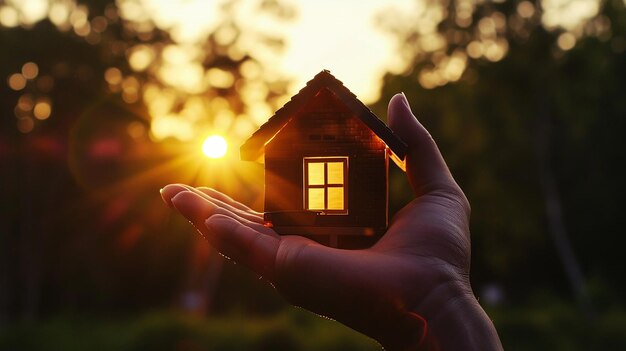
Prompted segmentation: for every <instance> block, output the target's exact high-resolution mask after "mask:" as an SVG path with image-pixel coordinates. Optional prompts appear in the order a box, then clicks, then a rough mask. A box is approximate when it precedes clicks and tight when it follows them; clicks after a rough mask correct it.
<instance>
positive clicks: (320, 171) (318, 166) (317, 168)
mask: <svg viewBox="0 0 626 351" xmlns="http://www.w3.org/2000/svg"><path fill="white" fill-rule="evenodd" d="M307 165H308V168H309V170H308V172H309V184H308V185H324V163H323V162H309V163H307Z"/></svg>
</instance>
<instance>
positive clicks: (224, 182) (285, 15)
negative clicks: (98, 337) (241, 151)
mask: <svg viewBox="0 0 626 351" xmlns="http://www.w3.org/2000/svg"><path fill="white" fill-rule="evenodd" d="M184 5H187V8H188V7H190V6H196V7H199V8H191V10H189V9H188V10H187V13H180V12H181V11H183V10H184V9H185V8H186V7H185V6H184ZM210 6H212V7H210ZM207 9H210V10H211V12H208V11H207V12H204V11H205V10H207ZM159 11H161V12H159ZM177 14H178V15H177ZM177 16H178V17H177ZM293 16H294V13H293V10H292V9H291V8H290V7H288V6H285V5H284V4H283V3H282V2H280V1H277V0H249V1H240V0H230V1H225V2H221V5H219V6H218V5H215V4H209V2H186V3H181V4H173V3H172V4H167V5H164V8H155V7H153V6H151V5H150V3H149V2H144V1H139V0H119V1H115V2H113V1H106V0H91V1H80V2H76V1H74V0H63V1H57V0H50V1H34V2H21V1H11V0H8V1H5V2H2V3H0V47H2V48H3V50H1V51H0V77H2V79H3V80H2V84H0V99H1V100H0V101H2V103H1V104H0V108H1V110H2V116H3V117H4V118H2V120H1V121H0V125H1V126H2V127H1V128H0V163H1V164H2V167H1V169H2V172H0V186H1V189H2V199H1V201H0V206H1V208H0V233H1V235H0V323H2V322H8V321H12V320H15V319H18V318H22V319H33V318H35V317H37V316H38V315H40V314H41V313H48V312H54V311H60V310H64V311H73V310H80V311H88V310H91V309H96V310H108V311H115V310H132V309H139V308H143V307H147V306H150V307H153V306H155V305H159V304H168V303H170V302H171V301H172V300H175V299H177V298H178V296H179V295H180V296H182V297H183V298H184V300H183V302H184V303H191V305H189V306H188V307H191V308H203V307H206V302H202V301H199V302H198V300H197V297H194V296H195V295H193V294H192V295H189V291H187V290H188V288H200V289H201V290H200V291H198V292H197V295H198V296H200V297H199V298H200V300H202V299H204V298H206V294H207V293H208V292H210V290H211V289H213V288H214V287H215V282H214V281H213V282H212V281H211V280H214V279H216V277H218V275H217V274H218V273H219V270H217V271H216V270H209V269H208V268H206V267H207V266H209V264H208V262H214V263H215V265H217V267H219V262H217V261H219V260H220V259H221V258H218V256H216V254H215V252H213V251H208V250H209V249H208V248H207V247H206V245H205V244H204V243H203V242H202V241H200V239H198V238H196V236H189V235H178V236H177V235H172V233H177V232H181V233H183V234H186V232H188V231H189V230H188V229H183V228H186V225H185V223H181V221H177V220H171V219H170V218H169V216H168V210H167V209H166V208H164V206H162V203H161V202H160V199H159V198H158V193H157V190H158V188H159V187H160V186H162V184H164V183H167V182H176V181H188V182H189V183H194V182H202V181H203V180H206V178H205V179H202V178H201V177H199V176H200V174H201V173H202V172H205V173H206V172H212V173H216V172H217V171H218V170H219V172H220V173H223V174H221V175H219V176H214V177H213V178H215V179H217V180H216V182H215V183H212V184H209V185H213V186H215V187H217V188H220V187H221V188H226V189H227V190H231V191H232V190H233V189H242V187H245V182H246V177H244V176H238V177H233V176H232V173H233V172H231V173H229V172H228V167H225V164H226V163H225V162H222V163H217V162H218V161H215V162H216V163H215V164H213V165H206V164H203V162H204V161H203V159H200V157H201V156H200V155H201V154H200V153H199V152H198V151H200V150H199V147H196V144H198V143H199V141H201V138H204V137H205V136H206V135H207V134H211V133H216V134H221V135H223V136H225V137H226V138H227V139H228V140H229V141H230V142H231V143H232V144H234V145H237V144H238V143H239V140H242V139H243V138H245V137H247V136H248V134H249V133H250V132H251V131H253V130H254V129H255V128H256V127H257V126H259V125H260V124H261V123H263V122H264V119H266V118H268V117H269V116H270V115H271V113H270V112H271V111H273V110H274V109H275V108H276V107H278V106H279V105H282V102H283V100H284V99H285V96H284V94H285V91H286V84H287V79H285V78H284V77H282V76H281V75H279V74H278V73H277V72H275V71H274V70H273V66H272V65H271V64H268V62H271V60H272V59H273V58H274V57H275V55H276V53H277V52H280V50H281V48H282V45H283V43H282V40H281V37H280V35H279V34H278V33H279V32H280V28H282V27H281V26H282V25H284V24H285V23H286V21H288V20H289V19H290V18H292V17H293ZM176 18H177V19H178V20H174V19H176ZM205 18H206V20H204V19H205ZM185 19H195V21H196V22H194V23H186V22H189V21H185ZM262 20H263V21H269V22H270V23H273V24H274V26H273V27H271V28H274V29H275V30H273V31H269V30H268V31H266V30H262V29H261V28H259V27H258V26H256V27H255V25H256V24H257V23H258V21H262ZM190 24H191V25H192V29H193V30H191V31H190V30H189V26H188V25H190ZM186 25H187V26H186ZM194 26H197V27H198V28H196V27H194ZM247 171H248V173H250V172H251V171H250V170H247ZM254 176H258V174H255V173H254V172H252V173H251V175H249V177H254ZM183 178H184V179H183ZM240 191H241V190H240ZM241 192H242V194H241V196H242V198H243V199H245V200H246V201H249V202H250V203H254V202H255V201H258V198H259V194H256V193H254V192H243V191H241ZM198 245H200V247H199V246H198ZM216 259H217V261H215V260H216ZM215 265H214V267H215ZM198 267H204V268H198ZM189 296H191V299H190V298H189ZM194 298H195V300H194ZM190 301H191V302H190ZM113 307H114V308H113Z"/></svg>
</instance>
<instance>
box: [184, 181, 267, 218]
mask: <svg viewBox="0 0 626 351" xmlns="http://www.w3.org/2000/svg"><path fill="white" fill-rule="evenodd" d="M192 191H194V192H196V193H198V194H199V195H201V196H203V197H205V198H206V199H207V200H210V201H211V202H213V203H215V204H216V205H217V206H220V207H223V208H226V209H228V210H229V211H231V212H233V213H237V214H238V215H239V216H241V217H244V218H246V219H248V220H250V221H253V222H257V223H261V224H262V223H263V214H262V213H259V212H256V211H254V210H252V209H251V208H249V207H248V206H246V205H244V204H242V203H240V202H237V201H235V200H233V199H232V198H231V197H230V196H228V195H226V194H223V193H221V192H219V191H217V190H214V189H211V188H206V187H200V188H195V189H193V188H192Z"/></svg>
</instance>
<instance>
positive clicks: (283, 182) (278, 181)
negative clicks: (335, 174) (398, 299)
mask: <svg viewBox="0 0 626 351" xmlns="http://www.w3.org/2000/svg"><path fill="white" fill-rule="evenodd" d="M320 156H322V157H323V156H329V157H331V156H347V157H348V184H347V189H346V190H347V192H348V199H347V206H348V214H347V215H326V216H319V217H318V218H317V220H318V222H317V224H318V225H325V226H355V227H373V228H385V227H386V226H387V174H388V172H387V169H388V157H387V153H386V145H385V144H384V142H383V141H382V140H380V138H379V137H378V136H376V134H374V132H372V131H371V130H370V129H369V128H368V127H367V126H366V125H365V124H364V123H363V122H361V121H360V120H359V119H358V118H357V117H356V116H355V115H353V114H351V113H350V111H348V110H347V109H345V108H344V107H343V106H342V105H341V104H340V103H339V102H338V101H336V100H335V99H334V96H333V95H332V93H331V92H329V91H326V90H323V91H322V92H320V93H319V94H318V95H317V96H316V97H315V98H314V99H312V101H310V102H309V103H308V104H307V105H306V106H304V107H303V109H301V110H300V111H299V112H298V114H297V115H295V116H294V117H293V118H292V120H291V122H289V123H288V124H287V125H286V126H285V127H284V128H283V129H282V130H281V131H280V132H279V133H278V134H277V135H276V137H275V138H274V139H273V140H272V141H270V143H269V144H268V145H267V146H266V148H265V211H266V212H272V211H302V210H304V207H303V205H304V191H303V172H304V169H303V159H304V158H305V157H320Z"/></svg>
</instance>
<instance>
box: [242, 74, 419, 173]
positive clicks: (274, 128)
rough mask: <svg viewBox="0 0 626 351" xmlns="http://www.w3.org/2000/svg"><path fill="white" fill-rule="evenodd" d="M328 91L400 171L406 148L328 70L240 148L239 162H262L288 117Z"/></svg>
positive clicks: (312, 81) (303, 89) (288, 119)
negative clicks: (383, 147)
mask: <svg viewBox="0 0 626 351" xmlns="http://www.w3.org/2000/svg"><path fill="white" fill-rule="evenodd" d="M324 88H326V89H328V90H329V91H331V92H332V93H333V94H334V95H335V96H336V97H337V98H338V99H339V100H340V101H341V102H342V103H343V104H344V105H345V106H346V107H347V108H348V109H350V110H351V111H352V112H354V114H355V115H356V116H357V117H358V118H359V119H360V120H361V121H362V122H363V123H365V125H367V126H368V128H370V129H371V130H372V131H373V132H374V133H375V134H376V135H377V136H378V137H379V138H381V139H382V140H383V141H384V142H385V144H387V146H388V147H389V149H390V150H391V154H392V155H391V156H392V157H391V158H392V159H393V161H394V162H395V163H396V164H397V165H398V166H399V167H400V168H402V169H403V170H404V169H405V163H404V157H405V155H406V149H407V145H406V143H404V142H403V141H402V140H401V139H400V138H399V137H398V136H397V135H395V134H394V133H393V132H392V131H391V129H389V127H387V125H386V124H385V123H384V122H383V121H381V120H380V119H378V117H376V115H375V114H374V113H373V112H372V111H371V110H370V109H369V108H367V106H365V105H364V104H363V103H362V102H361V101H360V100H359V99H357V97H356V95H354V94H353V93H352V92H351V91H350V90H348V88H346V87H345V86H344V85H343V83H342V82H341V81H339V80H338V79H337V78H335V77H334V76H333V75H332V74H330V72H329V71H327V70H323V71H321V72H320V73H318V74H317V75H315V77H314V78H313V79H311V80H310V81H309V82H308V83H307V84H306V86H305V87H304V88H302V89H301V90H300V91H299V92H298V93H297V94H296V95H294V96H293V97H292V98H291V100H289V101H288V102H287V103H286V104H285V105H284V106H283V107H281V108H280V109H279V110H278V111H276V113H275V114H274V115H273V116H272V117H271V118H270V119H269V120H268V121H267V122H265V124H263V125H262V126H261V127H259V129H258V130H257V131H256V132H254V133H253V134H252V136H250V138H248V140H246V142H245V143H244V144H243V145H242V146H241V149H240V153H241V159H242V160H245V161H257V160H262V156H263V154H264V153H265V145H266V144H267V143H268V142H270V141H271V140H272V138H274V136H275V135H276V134H278V132H280V130H281V129H282V128H283V127H284V126H285V125H287V123H289V121H290V120H291V118H292V117H293V116H294V115H296V114H297V112H298V111H299V110H300V109H301V108H302V107H303V106H304V105H305V104H306V102H307V101H309V99H311V98H313V97H314V96H315V94H317V92H319V91H320V90H321V89H324Z"/></svg>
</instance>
